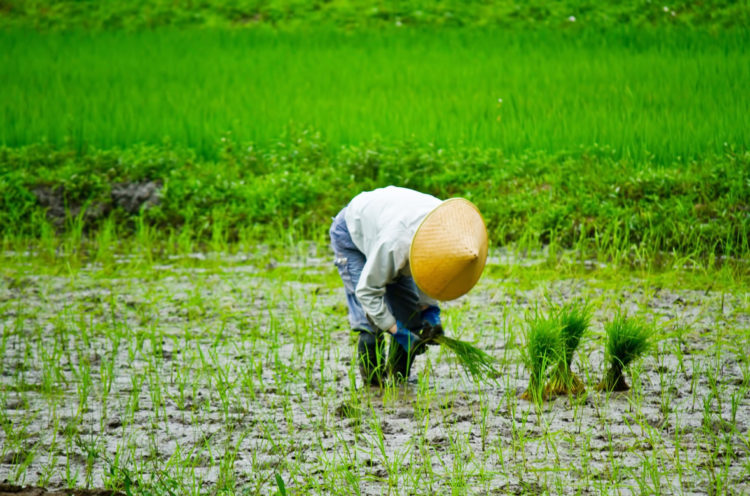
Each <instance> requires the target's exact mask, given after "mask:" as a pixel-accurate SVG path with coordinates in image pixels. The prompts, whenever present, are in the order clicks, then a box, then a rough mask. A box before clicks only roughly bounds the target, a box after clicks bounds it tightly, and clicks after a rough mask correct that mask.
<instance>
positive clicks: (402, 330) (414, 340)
mask: <svg viewBox="0 0 750 496" xmlns="http://www.w3.org/2000/svg"><path fill="white" fill-rule="evenodd" d="M393 339H395V340H396V342H397V343H398V344H400V345H401V347H402V348H403V349H404V351H406V352H407V353H409V354H414V355H421V354H422V353H424V352H425V347H424V341H422V339H420V337H419V336H417V335H416V334H414V333H413V332H411V331H410V330H409V329H407V328H406V326H405V325H404V324H402V323H401V322H398V321H397V322H396V332H395V333H393Z"/></svg>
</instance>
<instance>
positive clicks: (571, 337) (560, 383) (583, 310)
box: [545, 304, 591, 395]
mask: <svg viewBox="0 0 750 496" xmlns="http://www.w3.org/2000/svg"><path fill="white" fill-rule="evenodd" d="M590 318H591V316H590V309H589V307H588V306H586V305H576V304H570V305H565V306H564V307H562V308H561V309H560V311H559V313H558V314H557V316H556V317H555V319H556V320H557V322H558V326H559V327H558V328H559V330H560V340H561V341H560V345H561V347H562V350H561V352H560V354H559V357H560V359H559V361H558V362H557V367H556V368H555V369H554V370H553V372H552V376H551V377H550V381H549V383H548V384H547V386H546V387H545V392H546V394H547V395H557V394H573V395H575V394H579V393H581V392H583V390H584V389H585V386H584V384H583V381H582V380H581V378H580V377H578V376H577V375H576V374H575V373H574V372H573V370H572V369H571V363H572V362H573V354H574V353H575V350H576V348H578V345H579V344H580V342H581V337H582V336H583V334H584V333H585V332H586V329H587V328H588V326H589V321H590Z"/></svg>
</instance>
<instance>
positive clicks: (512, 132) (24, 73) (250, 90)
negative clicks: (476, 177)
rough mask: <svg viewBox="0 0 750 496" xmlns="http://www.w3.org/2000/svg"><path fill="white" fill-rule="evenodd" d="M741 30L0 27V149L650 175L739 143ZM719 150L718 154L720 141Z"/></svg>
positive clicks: (743, 119) (746, 70) (744, 100)
mask: <svg viewBox="0 0 750 496" xmlns="http://www.w3.org/2000/svg"><path fill="white" fill-rule="evenodd" d="M748 43H750V39H749V37H748V34H747V31H745V30H742V31H736V30H735V31H729V32H722V33H718V34H715V35H711V34H708V33H701V32H698V33H696V32H694V31H685V30H674V31H656V32H649V31H639V30H628V29H620V30H612V31H608V32H605V33H603V34H602V33H600V32H598V31H594V30H585V29H584V30H574V31H565V30H562V31H561V30H556V31H545V30H541V31H530V32H529V31H501V30H487V29H485V30H481V29H479V30H450V29H444V30H430V29H427V28H425V29H416V30H408V31H399V30H394V29H390V30H387V31H364V32H360V31H356V32H350V33H343V32H339V31H331V30H327V29H318V30H313V31H312V32H292V33H286V32H277V31H272V32H267V31H264V30H260V31H257V30H252V31H222V30H207V31H206V30H204V31H175V30H169V29H166V30H164V29H163V30H155V31H146V32H137V33H128V32H125V33H123V32H101V33H90V32H83V33H81V32H63V33H41V34H39V33H36V32H34V31H17V30H10V31H6V32H0V47H2V50H1V51H0V67H1V68H2V69H0V84H2V87H3V92H2V95H1V96H0V119H1V121H0V123H1V124H2V125H0V143H3V144H5V145H8V146H12V147H17V146H23V145H29V144H35V143H39V142H40V141H43V140H44V141H46V142H49V143H52V144H55V145H62V144H65V143H68V144H70V145H71V146H73V147H76V148H82V147H84V146H90V147H95V148H100V149H111V148H115V147H117V148H127V147H130V146H133V145H136V144H141V143H145V144H151V145H160V144H164V143H165V142H166V143H170V144H173V145H182V146H186V147H189V148H191V149H194V150H196V151H197V152H198V153H199V154H201V155H203V156H209V157H211V156H213V157H215V156H216V155H217V152H218V149H219V147H220V144H221V141H220V140H221V138H227V137H228V136H227V135H228V134H229V133H231V137H232V139H234V140H236V141H238V142H239V143H246V142H249V143H254V144H255V145H256V146H263V145H266V146H267V145H268V143H269V142H273V141H275V140H279V139H282V140H283V139H284V138H283V137H284V135H285V134H288V133H289V132H290V127H291V128H292V129H294V128H301V129H312V130H315V131H317V132H320V133H321V134H322V135H323V137H324V139H325V140H326V142H327V143H328V144H329V145H330V146H334V147H336V146H339V145H357V144H361V143H370V142H379V141H380V142H385V143H399V142H403V141H407V140H408V141H409V142H410V143H412V145H419V146H424V145H428V144H434V145H435V146H437V147H440V148H465V147H468V148H473V147H479V148H483V149H487V148H493V149H500V150H502V151H503V152H504V153H506V154H510V155H513V154H519V153H524V152H529V151H544V152H548V153H553V152H559V151H577V152H580V151H581V150H582V149H588V148H591V147H592V146H593V145H594V144H597V145H600V146H606V147H609V148H611V149H613V150H614V153H615V155H616V156H617V157H629V158H631V159H634V160H643V159H647V158H649V157H651V156H653V157H655V159H656V161H657V162H659V163H670V162H671V161H672V160H675V159H677V157H681V158H685V159H687V158H695V157H700V156H705V155H708V154H716V153H718V154H721V153H723V152H724V151H725V147H726V146H728V145H734V146H736V145H745V144H747V136H748V135H750V117H748V116H749V115H750V96H749V95H748V92H747V91H746V88H747V87H748V86H750V55H748V53H747V50H746V47H747V45H748ZM725 144H726V145H725Z"/></svg>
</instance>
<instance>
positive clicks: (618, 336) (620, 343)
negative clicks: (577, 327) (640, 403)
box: [597, 314, 654, 391]
mask: <svg viewBox="0 0 750 496" xmlns="http://www.w3.org/2000/svg"><path fill="white" fill-rule="evenodd" d="M604 330H605V331H606V333H607V345H606V362H607V364H608V369H607V371H606V373H605V375H604V378H603V379H602V381H601V382H600V383H599V384H598V385H597V389H598V390H600V391H627V390H628V389H630V386H629V385H628V384H627V382H625V376H624V375H623V371H624V369H625V368H626V367H627V366H628V365H630V363H631V362H632V361H633V360H635V359H636V358H638V357H639V356H641V355H642V354H643V353H645V352H646V351H647V350H648V349H649V347H650V346H651V340H652V337H653V334H654V331H653V329H652V328H651V327H650V326H649V325H647V324H646V323H645V322H643V321H641V320H639V319H636V318H633V317H630V318H628V317H626V316H625V315H624V314H618V315H616V316H615V318H614V319H613V320H612V321H611V322H609V323H607V324H605V325H604Z"/></svg>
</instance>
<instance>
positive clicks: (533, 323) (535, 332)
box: [521, 314, 563, 403]
mask: <svg viewBox="0 0 750 496" xmlns="http://www.w3.org/2000/svg"><path fill="white" fill-rule="evenodd" d="M562 354H563V344H562V339H561V333H560V323H559V321H558V320H557V319H554V318H544V317H542V316H541V315H539V314H537V315H536V316H535V317H534V318H532V319H531V320H530V321H529V322H528V327H527V329H526V349H525V350H524V363H525V365H526V367H527V368H528V369H529V372H530V373H531V376H530V377H529V385H528V387H527V388H526V391H524V392H523V393H522V394H521V398H522V399H525V400H530V401H533V402H534V403H541V402H542V401H543V400H544V399H545V398H546V397H547V392H546V391H545V389H544V383H545V380H546V378H547V369H549V367H550V366H551V365H553V364H555V363H557V362H558V361H560V359H561V357H562Z"/></svg>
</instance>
